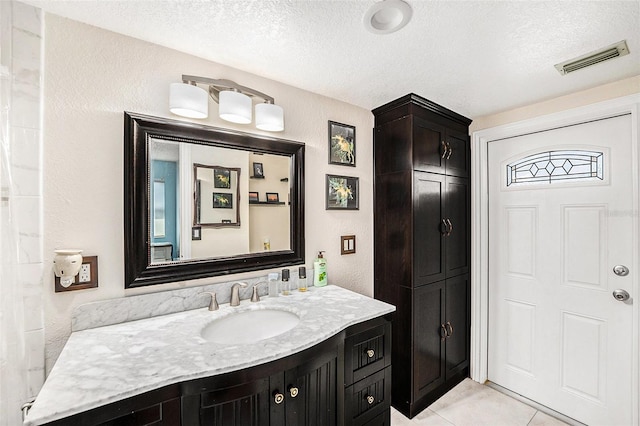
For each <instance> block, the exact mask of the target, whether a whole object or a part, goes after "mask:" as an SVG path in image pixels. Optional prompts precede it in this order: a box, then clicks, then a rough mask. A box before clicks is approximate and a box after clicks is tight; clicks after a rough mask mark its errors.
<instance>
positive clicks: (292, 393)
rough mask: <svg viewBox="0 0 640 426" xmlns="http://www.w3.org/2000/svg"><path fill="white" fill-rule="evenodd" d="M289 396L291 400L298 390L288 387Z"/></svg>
mask: <svg viewBox="0 0 640 426" xmlns="http://www.w3.org/2000/svg"><path fill="white" fill-rule="evenodd" d="M289 394H290V395H291V398H295V397H296V396H298V388H296V387H293V386H289Z"/></svg>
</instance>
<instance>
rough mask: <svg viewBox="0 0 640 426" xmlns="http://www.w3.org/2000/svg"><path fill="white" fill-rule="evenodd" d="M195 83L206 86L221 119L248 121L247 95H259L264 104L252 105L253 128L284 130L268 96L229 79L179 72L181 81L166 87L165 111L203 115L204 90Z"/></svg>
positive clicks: (281, 114) (280, 113) (281, 116)
mask: <svg viewBox="0 0 640 426" xmlns="http://www.w3.org/2000/svg"><path fill="white" fill-rule="evenodd" d="M198 84H201V85H205V86H207V88H208V93H209V95H210V96H211V99H213V100H214V101H215V102H216V103H218V105H219V108H218V115H219V117H220V118H221V119H223V120H226V121H230V122H232V123H238V124H249V123H251V121H252V119H253V117H252V106H253V103H252V100H251V98H260V99H262V100H264V103H259V104H256V107H255V112H256V127H257V128H258V129H260V130H266V131H269V132H281V131H283V130H284V110H283V109H282V107H281V106H278V105H275V104H274V99H273V98H272V97H271V96H269V95H265V94H264V93H262V92H259V91H257V90H254V89H251V88H249V87H245V86H241V85H239V84H238V83H236V82H233V81H231V80H224V79H213V78H207V77H197V76H193V75H183V76H182V83H172V84H171V86H170V90H169V110H170V111H171V112H172V113H173V114H176V115H180V116H182V117H188V118H207V116H208V115H209V113H208V108H209V100H208V97H207V91H206V90H204V89H202V88H200V87H198Z"/></svg>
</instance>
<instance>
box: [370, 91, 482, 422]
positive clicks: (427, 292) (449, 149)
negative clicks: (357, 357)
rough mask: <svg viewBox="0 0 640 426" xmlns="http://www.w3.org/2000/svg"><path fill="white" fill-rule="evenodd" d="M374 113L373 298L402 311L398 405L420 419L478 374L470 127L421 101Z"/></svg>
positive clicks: (396, 338)
mask: <svg viewBox="0 0 640 426" xmlns="http://www.w3.org/2000/svg"><path fill="white" fill-rule="evenodd" d="M373 114H374V116H375V129H374V156H375V184H374V185H375V207H374V245H375V254H374V256H375V258H374V265H375V267H374V268H375V284H374V295H375V298H376V299H380V300H383V301H385V302H388V303H391V304H394V305H395V306H396V309H397V311H396V313H395V316H394V320H393V332H392V336H393V343H392V359H393V374H392V397H391V402H392V405H393V406H394V407H395V408H396V409H398V410H399V411H400V412H402V413H403V414H404V415H406V416H408V417H409V418H411V417H413V416H415V415H416V414H418V413H419V412H420V411H422V410H423V409H424V408H426V407H427V406H428V405H430V404H431V403H432V402H433V401H435V400H436V399H437V398H439V397H440V396H442V395H443V394H444V393H445V392H447V391H448V390H449V389H451V388H452V387H453V386H455V385H456V384H457V383H459V382H460V381H462V380H463V379H464V378H465V377H467V376H468V374H469V342H470V340H469V339H470V281H469V272H470V271H469V269H470V258H471V256H470V210H471V209H470V207H471V201H470V190H471V185H470V173H469V172H470V170H469V169H470V163H471V162H470V150H469V124H470V123H471V120H470V119H468V118H466V117H463V116H461V115H459V114H457V113H455V112H453V111H451V110H448V109H446V108H444V107H442V106H440V105H437V104H435V103H433V102H431V101H429V100H427V99H424V98H422V97H420V96H417V95H415V94H409V95H406V96H404V97H402V98H400V99H397V100H395V101H392V102H390V103H388V104H386V105H383V106H381V107H379V108H376V109H374V110H373Z"/></svg>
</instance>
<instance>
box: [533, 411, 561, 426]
mask: <svg viewBox="0 0 640 426" xmlns="http://www.w3.org/2000/svg"><path fill="white" fill-rule="evenodd" d="M529 426H566V423H565V422H563V421H562V420H558V419H556V418H555V417H551V416H550V415H548V414H545V413H543V412H542V411H538V412H537V413H536V415H535V416H533V419H531V421H530V422H529Z"/></svg>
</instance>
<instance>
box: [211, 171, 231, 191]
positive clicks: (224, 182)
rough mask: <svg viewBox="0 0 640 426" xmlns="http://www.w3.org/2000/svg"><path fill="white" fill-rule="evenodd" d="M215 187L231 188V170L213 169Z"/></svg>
mask: <svg viewBox="0 0 640 426" xmlns="http://www.w3.org/2000/svg"><path fill="white" fill-rule="evenodd" d="M213 187H214V188H231V170H229V169H213Z"/></svg>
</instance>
